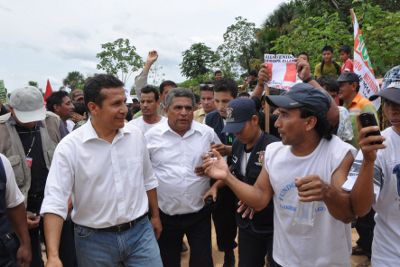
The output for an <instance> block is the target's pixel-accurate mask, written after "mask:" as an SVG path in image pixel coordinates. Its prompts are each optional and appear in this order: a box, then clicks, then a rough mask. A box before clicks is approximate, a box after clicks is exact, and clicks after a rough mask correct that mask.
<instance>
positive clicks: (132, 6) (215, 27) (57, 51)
mask: <svg viewBox="0 0 400 267" xmlns="http://www.w3.org/2000/svg"><path fill="white" fill-rule="evenodd" d="M282 2H285V0H263V1H258V0H253V1H243V0H229V1H227V0H214V1H209V0H202V1H189V0H186V1H182V0H174V1H152V0H147V1H102V0H83V1H76V0H69V1H49V0H42V1H27V0H21V1H19V0H15V1H2V2H1V3H0V32H1V38H0V80H4V83H5V86H6V88H7V89H8V91H9V92H10V91H12V90H14V89H16V88H18V87H21V86H23V85H25V84H27V82H28V81H37V82H38V83H39V87H41V88H43V89H45V88H46V82H47V79H49V80H50V83H51V85H52V87H53V90H58V89H59V87H60V86H61V85H62V80H63V78H65V77H66V76H67V73H68V72H71V71H79V72H81V73H83V74H85V75H86V74H88V73H91V74H93V73H100V72H101V71H99V70H97V69H96V64H97V63H98V62H99V60H98V59H97V58H96V54H97V53H99V52H101V46H100V45H101V44H104V43H107V42H113V41H115V40H117V39H119V38H124V39H126V38H128V39H129V40H130V42H131V45H134V46H135V47H136V49H137V53H138V54H139V55H140V56H141V57H142V58H143V60H146V57H147V53H148V51H150V50H157V51H158V53H159V58H158V61H157V62H158V64H159V65H161V66H163V68H164V70H163V72H164V73H165V79H168V80H173V81H175V82H182V81H184V80H185V77H183V76H182V75H181V73H180V68H179V64H180V63H181V62H182V52H183V51H185V50H186V49H189V48H190V46H191V45H192V44H193V43H198V42H204V43H205V44H206V45H207V46H209V47H211V48H212V49H213V50H215V49H216V48H217V47H218V46H219V45H220V44H222V43H223V34H224V33H225V31H226V29H227V27H229V26H230V25H232V24H234V23H235V17H237V16H242V17H244V18H247V19H248V21H250V22H254V23H256V27H261V24H262V23H263V21H264V20H265V19H266V18H267V16H268V14H269V13H271V12H272V11H273V10H274V9H275V8H276V7H277V6H278V5H279V4H280V3H282ZM137 74H138V73H134V74H132V75H131V77H130V79H129V80H128V81H127V84H126V85H127V86H129V87H130V86H131V85H132V84H133V83H134V77H135V75H137Z"/></svg>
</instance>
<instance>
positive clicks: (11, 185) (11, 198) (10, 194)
mask: <svg viewBox="0 0 400 267" xmlns="http://www.w3.org/2000/svg"><path fill="white" fill-rule="evenodd" d="M0 157H1V159H2V161H3V165H4V170H5V172H6V177H7V182H6V203H7V208H8V209H12V208H15V207H16V206H18V205H19V204H21V203H22V202H24V199H25V198H24V195H22V193H21V191H20V190H19V188H18V186H17V183H16V182H15V176H14V171H13V169H12V166H11V163H10V161H9V160H8V158H6V157H5V156H4V155H3V154H0Z"/></svg>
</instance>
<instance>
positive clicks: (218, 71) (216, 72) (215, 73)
mask: <svg viewBox="0 0 400 267" xmlns="http://www.w3.org/2000/svg"><path fill="white" fill-rule="evenodd" d="M218 73H221V74H222V71H220V70H217V71H215V72H214V76H215V75H217V74H218Z"/></svg>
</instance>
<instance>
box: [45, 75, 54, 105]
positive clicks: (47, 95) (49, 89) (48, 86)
mask: <svg viewBox="0 0 400 267" xmlns="http://www.w3.org/2000/svg"><path fill="white" fill-rule="evenodd" d="M52 93H53V89H51V85H50V82H49V80H48V79H47V85H46V93H45V94H44V97H43V98H44V100H45V101H46V98H48V97H49V96H50V95H51V94H52Z"/></svg>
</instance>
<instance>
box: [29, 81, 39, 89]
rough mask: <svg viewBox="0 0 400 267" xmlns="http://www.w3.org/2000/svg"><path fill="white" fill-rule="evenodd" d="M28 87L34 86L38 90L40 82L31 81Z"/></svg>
mask: <svg viewBox="0 0 400 267" xmlns="http://www.w3.org/2000/svg"><path fill="white" fill-rule="evenodd" d="M28 85H29V86H34V87H36V88H39V84H38V82H35V81H29V82H28Z"/></svg>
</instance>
